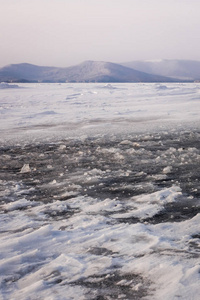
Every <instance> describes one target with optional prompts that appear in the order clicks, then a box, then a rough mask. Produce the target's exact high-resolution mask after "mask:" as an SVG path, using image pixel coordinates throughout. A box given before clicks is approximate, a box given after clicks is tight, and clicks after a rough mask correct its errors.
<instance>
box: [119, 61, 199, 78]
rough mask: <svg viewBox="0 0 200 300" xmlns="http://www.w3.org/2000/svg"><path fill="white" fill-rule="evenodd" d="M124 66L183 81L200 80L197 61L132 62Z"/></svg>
mask: <svg viewBox="0 0 200 300" xmlns="http://www.w3.org/2000/svg"><path fill="white" fill-rule="evenodd" d="M122 65H123V66H125V67H129V68H133V69H136V70H139V71H141V72H146V73H150V74H159V75H161V76H167V77H173V78H177V79H182V80H192V81H194V80H200V61H195V60H175V59H174V60H167V59H165V60H157V61H156V60H155V61H132V62H127V63H122Z"/></svg>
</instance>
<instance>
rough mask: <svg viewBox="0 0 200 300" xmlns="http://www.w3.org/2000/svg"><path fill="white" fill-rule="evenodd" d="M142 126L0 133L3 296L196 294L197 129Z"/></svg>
mask: <svg viewBox="0 0 200 300" xmlns="http://www.w3.org/2000/svg"><path fill="white" fill-rule="evenodd" d="M111 87H112V86H111ZM111 87H110V86H108V87H105V89H106V91H110V90H112V91H113V90H115V89H114V87H113V88H112V89H111ZM153 88H154V89H155V86H153ZM105 89H104V87H102V90H103V91H104V90H105ZM168 89H169V88H168ZM195 89H196V90H195V91H197V88H196V87H195ZM165 90H166V89H161V88H159V89H158V91H159V93H160V91H161V93H162V91H164V92H165ZM150 91H151V89H150ZM170 91H171V90H170ZM170 91H168V92H167V94H166V95H165V97H168V96H169V94H170ZM191 91H192V96H191V94H190V97H189V100H190V101H192V100H191V98H192V97H195V101H196V99H197V94H196V92H195V93H194V95H195V96H194V95H193V91H194V90H193V89H191ZM180 92H181V89H180V90H179V96H178V97H180ZM182 92H184V89H183V90H182ZM9 93H11V91H9ZM12 93H13V91H12ZM138 93H139V92H138ZM176 93H178V92H177V90H176ZM176 93H175V94H176ZM74 94H76V93H74ZM10 95H12V94H10ZM156 95H157V94H156ZM173 95H174V94H173ZM43 96H44V95H43ZM104 96H105V95H104ZM140 96H141V94H140ZM157 96H158V95H157ZM13 97H14V96H13ZM74 97H75V99H76V97H77V95H75V96H74ZM112 97H113V95H112ZM145 97H147V96H145ZM152 97H153V96H152ZM161 97H162V95H161ZM174 97H175V96H174ZM165 100H166V99H165ZM21 102H22V101H21ZM21 102H20V103H21ZM18 103H19V102H18ZM12 105H13V104H12ZM42 105H43V103H40V107H41V106H42ZM174 105H175V104H174ZM176 105H178V104H177V101H176ZM97 106H98V105H97ZM111 108H112V109H113V106H112V107H111ZM37 109H38V108H37ZM95 109H96V114H95V115H97V113H98V112H99V107H98V108H95ZM195 110H196V111H197V110H198V106H196V107H195V109H194V108H193V109H192V110H191V111H190V114H191V115H194V111H195ZM49 111H50V110H49ZM148 111H149V109H148ZM163 111H164V109H163ZM79 112H80V111H79ZM159 112H160V110H159ZM73 113H74V114H75V115H76V112H75V111H73ZM123 113H124V114H125V111H124V112H123V111H122V114H123ZM29 114H30V112H29ZM152 114H153V110H152ZM27 115H28V112H27ZM49 115H50V116H51V114H49ZM95 115H94V116H95ZM178 115H179V113H178ZM19 116H20V118H22V117H24V118H27V117H25V113H24V111H23V114H21V115H20V114H19ZM94 116H93V117H94ZM184 116H186V114H185V115H184ZM15 117H16V116H15ZM70 117H71V116H70ZM70 117H69V118H70ZM77 117H78V113H77ZM108 117H109V118H111V116H110V115H108ZM132 117H133V115H132ZM50 118H51V117H50ZM8 119H9V117H8V118H7V120H8ZM88 119H89V117H88ZM10 120H11V121H14V122H16V118H12V117H10ZM41 120H43V119H40V121H41ZM181 120H182V119H181ZM187 120H188V119H187ZM118 121H119V120H118ZM126 121H127V119H126ZM129 121H130V120H129ZM31 122H32V120H31ZM33 122H36V121H35V119H34V120H33ZM114 122H116V120H113V123H114ZM181 122H182V121H181ZM36 123H37V122H36ZM36 123H34V126H35V125H37V124H36ZM119 123H120V124H121V123H123V121H122V120H121V121H119ZM88 124H89V127H90V126H93V125H91V123H88ZM99 124H100V122H99V123H98V125H99ZM134 124H135V123H134ZM29 125H30V124H28V126H29ZM32 125H33V124H32ZM56 125H57V124H56ZM126 125H127V123H126ZM161 125H162V124H161V123H159V124H158V127H159V126H161ZM4 126H5V127H6V126H7V128H10V130H11V122H10V123H9V122H8V123H7V124H4ZM84 126H86V122H84ZM99 126H101V125H99ZM148 126H149V125H148ZM43 128H44V124H43V125H42V126H41V128H40V130H39V132H40V134H41V136H42V133H43V132H44V131H43ZM78 128H79V130H80V124H79V125H78ZM138 128H139V127H138ZM159 128H162V126H161V127H159ZM87 129H88V128H87ZM139 129H140V130H138V133H137V132H135V130H133V128H129V130H128V129H127V131H126V132H124V130H123V132H120V131H115V130H112V133H110V132H106V133H105V132H101V133H97V134H93V135H92V134H86V132H85V131H84V133H85V134H84V135H82V133H83V132H81V134H80V135H74V137H72V136H70V134H71V131H70V134H67V133H66V135H67V137H66V138H62V139H61V138H57V139H55V138H53V137H51V134H52V133H51V132H50V133H49V136H48V137H46V140H42V139H38V140H35V141H34V142H33V143H30V142H28V143H25V141H24V140H23V141H22V140H21V141H20V140H18V144H17V143H16V142H12V143H11V142H8V141H6V139H5V138H2V145H1V147H0V165H1V169H0V197H1V198H0V222H1V233H0V276H1V288H0V291H1V292H0V293H1V297H2V299H5V300H7V299H16V300H18V299H31V300H33V299H59V300H60V299H93V300H97V299H98V300H100V299H101V300H105V299H106V300H107V299H126V300H129V299H142V298H144V299H199V292H200V288H199V286H200V285H199V283H200V266H199V257H200V226H199V223H200V213H199V212H200V202H199V197H200V186H199V176H200V175H199V166H200V131H199V130H198V128H191V126H188V128H187V129H184V128H183V126H178V125H177V126H176V127H175V128H170V126H169V127H168V128H167V130H164V129H163V130H149V131H148V130H147V128H146V130H141V128H139ZM44 130H46V129H44ZM95 130H96V127H95ZM11 131H12V130H11ZM11 131H10V132H11ZM18 131H19V132H20V128H19V129H18ZM97 131H98V130H97ZM147 131H148V132H147ZM90 133H91V132H90ZM29 134H30V136H31V137H32V135H31V132H29ZM45 134H46V131H45ZM58 135H59V133H58ZM22 137H23V138H24V135H22ZM3 141H6V142H3Z"/></svg>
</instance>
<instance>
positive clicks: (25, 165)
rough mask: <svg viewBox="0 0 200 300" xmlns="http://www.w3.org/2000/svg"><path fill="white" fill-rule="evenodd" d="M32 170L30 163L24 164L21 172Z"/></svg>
mask: <svg viewBox="0 0 200 300" xmlns="http://www.w3.org/2000/svg"><path fill="white" fill-rule="evenodd" d="M29 172H31V168H30V166H29V164H24V165H23V167H22V168H21V171H20V173H29Z"/></svg>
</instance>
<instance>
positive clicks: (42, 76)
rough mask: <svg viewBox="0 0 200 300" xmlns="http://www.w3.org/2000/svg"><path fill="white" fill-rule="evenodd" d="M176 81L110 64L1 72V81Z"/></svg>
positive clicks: (11, 68)
mask: <svg viewBox="0 0 200 300" xmlns="http://www.w3.org/2000/svg"><path fill="white" fill-rule="evenodd" d="M3 81H6V82H174V81H177V80H174V79H172V78H168V77H165V76H159V75H152V74H147V73H145V72H141V71H138V70H134V69H132V68H129V67H126V66H122V65H120V64H114V63H110V62H99V61H86V62H84V63H82V64H80V65H76V66H73V67H68V68H57V67H42V66H36V65H31V64H27V63H23V64H13V65H9V66H6V67H4V68H1V69H0V82H3Z"/></svg>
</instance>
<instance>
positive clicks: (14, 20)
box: [0, 0, 200, 67]
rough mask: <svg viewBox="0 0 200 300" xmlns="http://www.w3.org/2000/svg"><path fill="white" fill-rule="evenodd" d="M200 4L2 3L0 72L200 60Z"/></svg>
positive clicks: (126, 0) (189, 0) (196, 0)
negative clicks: (27, 66) (18, 67)
mask: <svg viewBox="0 0 200 300" xmlns="http://www.w3.org/2000/svg"><path fill="white" fill-rule="evenodd" d="M199 36H200V0H0V67H2V66H5V65H8V64H12V63H23V62H27V63H32V64H37V65H44V66H45V65H49V66H59V67H68V66H72V65H76V64H79V63H81V62H83V61H85V60H100V61H110V62H116V63H120V62H128V61H133V60H152V59H160V58H165V59H191V60H200V38H199Z"/></svg>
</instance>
